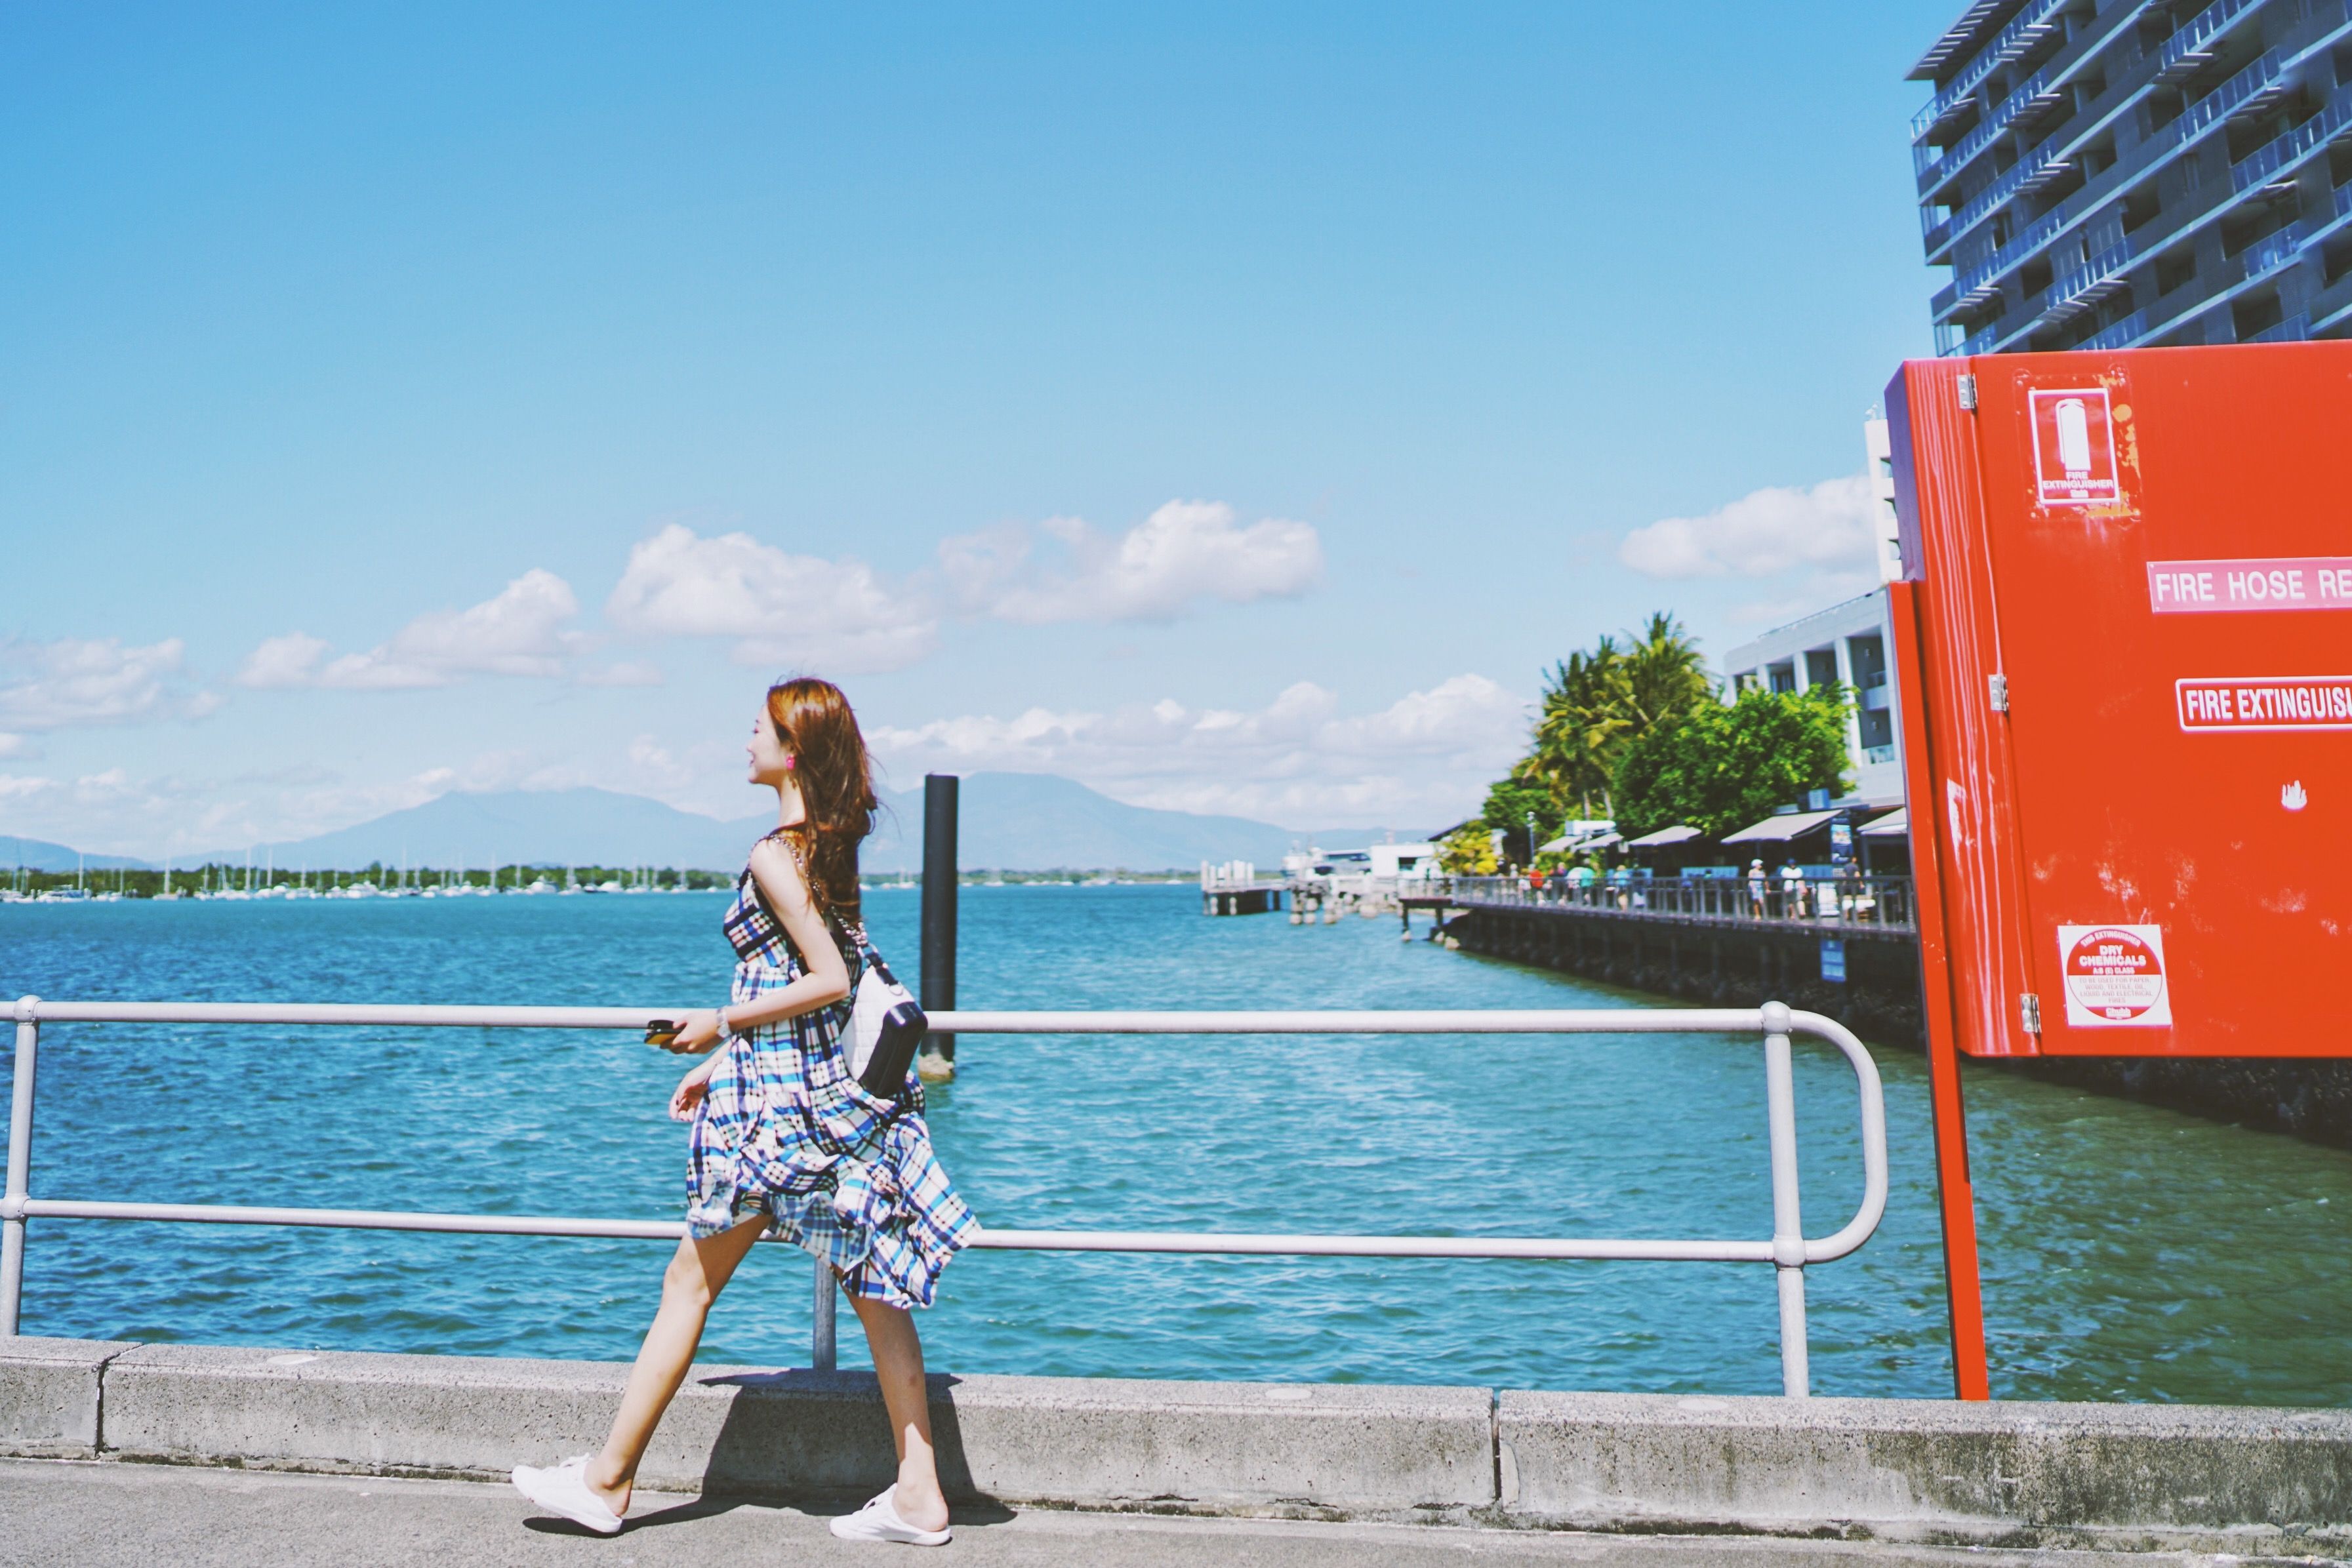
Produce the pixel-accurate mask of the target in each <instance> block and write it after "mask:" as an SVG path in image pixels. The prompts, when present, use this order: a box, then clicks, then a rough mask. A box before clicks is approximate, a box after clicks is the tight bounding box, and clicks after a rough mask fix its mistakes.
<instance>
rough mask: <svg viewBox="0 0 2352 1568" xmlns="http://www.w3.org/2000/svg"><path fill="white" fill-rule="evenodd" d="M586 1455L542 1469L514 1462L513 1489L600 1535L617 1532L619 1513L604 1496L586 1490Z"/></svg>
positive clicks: (550, 1510)
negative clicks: (609, 1506)
mask: <svg viewBox="0 0 2352 1568" xmlns="http://www.w3.org/2000/svg"><path fill="white" fill-rule="evenodd" d="M588 1458H589V1456H588V1455H586V1454H583V1455H581V1456H580V1457H579V1458H573V1459H566V1460H564V1461H563V1462H562V1464H560V1465H549V1466H547V1467H546V1468H544V1469H541V1467H539V1466H537V1465H517V1466H516V1467H515V1468H514V1484H515V1490H517V1491H519V1492H520V1493H522V1495H523V1496H525V1497H527V1498H529V1499H530V1500H531V1501H532V1502H534V1503H536V1504H537V1505H538V1506H539V1507H541V1508H542V1509H544V1510H546V1511H548V1512H549V1513H560V1514H562V1516H563V1517H564V1518H566V1519H568V1520H570V1521H572V1523H574V1524H584V1525H586V1526H587V1527H588V1528H589V1529H591V1530H593V1531H595V1532H596V1533H597V1534H599V1535H616V1534H618V1533H620V1529H621V1516H620V1515H619V1514H617V1513H614V1511H612V1510H611V1509H610V1508H608V1507H606V1506H605V1504H604V1499H603V1498H601V1497H598V1496H597V1495H596V1494H595V1493H594V1492H593V1491H590V1490H588Z"/></svg>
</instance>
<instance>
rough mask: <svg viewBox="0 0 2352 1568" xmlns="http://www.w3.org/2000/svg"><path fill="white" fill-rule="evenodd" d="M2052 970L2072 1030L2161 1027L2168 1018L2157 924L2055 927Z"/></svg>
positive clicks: (2169, 1011) (2169, 1004)
mask: <svg viewBox="0 0 2352 1568" xmlns="http://www.w3.org/2000/svg"><path fill="white" fill-rule="evenodd" d="M2058 972H2059V974H2060V975H2061V976H2062V977H2063V978H2064V980H2065V985H2066V1022H2067V1023H2068V1024H2069V1025H2070V1026H2072V1027H2074V1028H2075V1029H2161V1028H2165V1027H2168V1026H2169V1025H2170V1024H2171V1022H2172V998H2171V997H2170V996H2169V995H2168V994H2167V992H2166V989H2165V980H2164V927H2162V926H2161V925H2061V926H2060V927H2058Z"/></svg>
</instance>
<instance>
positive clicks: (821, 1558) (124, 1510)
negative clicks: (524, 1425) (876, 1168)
mask: <svg viewBox="0 0 2352 1568" xmlns="http://www.w3.org/2000/svg"><path fill="white" fill-rule="evenodd" d="M910 1553H911V1555H910ZM2153 1561H2161V1562H2162V1563H2165V1564H2167V1565H2168V1568H2169V1565H2174V1564H2180V1563H2185V1562H2190V1561H2197V1562H2207V1563H2221V1562H2242V1561H2244V1560H2242V1559H2218V1558H2206V1559H2189V1558H2185V1557H2184V1556H2183V1555H2182V1554H2180V1553H2166V1554H2164V1555H2163V1556H2162V1558H2161V1559H2150V1558H2146V1557H2131V1556H2124V1555H2110V1554H2106V1553H2092V1552H2000V1551H1969V1550H1961V1549H1951V1548H1937V1547H1895V1546H1874V1545H1858V1544H1853V1543H1847V1542H1801V1541H1780V1540H1759V1539H1742V1538H1737V1537H1723V1536H1712V1537H1692V1536H1605V1535H1576V1534H1538V1533H1535V1532H1531V1531H1505V1530H1470V1529H1462V1528H1454V1527H1441V1526H1415V1525H1363V1524H1305V1523H1291V1522H1286V1521H1262V1520H1224V1519H1169V1518H1156V1517H1150V1516H1140V1515H1131V1514H1101V1513H1070V1512H1062V1511H1054V1510H1029V1511H1019V1512H1015V1511H1011V1510H1006V1509H993V1510H988V1511H983V1512H980V1513H977V1514H974V1515H971V1516H963V1515H959V1517H958V1518H957V1521H956V1539H955V1542H954V1543H953V1544H952V1545H950V1546H949V1547H948V1548H946V1549H945V1550H944V1551H942V1552H919V1551H916V1550H915V1549H911V1548H902V1547H887V1546H854V1545H849V1544H846V1543H844V1542H837V1541H835V1540H834V1539H833V1538H832V1537H831V1536H830V1535H828V1534H827V1533H826V1532H825V1523H824V1516H823V1515H822V1514H813V1513H806V1512H803V1511H800V1510H797V1509H793V1508H781V1507H770V1506H764V1505H761V1504H756V1503H743V1502H736V1501H733V1500H719V1501H712V1502H708V1503H706V1502H703V1501H700V1500H697V1499H692V1498H680V1497H657V1496H654V1495H652V1494H650V1493H646V1494H640V1498H639V1503H638V1511H637V1517H636V1518H635V1520H634V1521H632V1522H631V1524H630V1527H629V1528H628V1529H627V1530H626V1531H623V1532H622V1533H621V1534H620V1535H618V1536H616V1537H611V1538H607V1537H603V1536H595V1535H591V1534H589V1533H588V1532H587V1531H582V1530H578V1529H576V1528H575V1527H574V1526H572V1525H571V1524H569V1523H566V1522H563V1521H555V1520H551V1519H546V1518H534V1517H533V1516H532V1512H531V1510H530V1506H529V1505H528V1504H527V1503H525V1502H524V1501H523V1500H522V1499H521V1498H520V1497H518V1496H517V1495H515V1493H514V1492H513V1491H512V1490H509V1488H507V1487H504V1486H491V1485H483V1484H480V1483H478V1482H468V1481H415V1480H382V1479H366V1478H357V1477H340V1476H306V1475H278V1474H271V1473H268V1472H264V1471H257V1470H209V1469H193V1468H185V1467H179V1466H166V1465H133V1464H120V1463H96V1464H90V1463H68V1462H64V1461H58V1460H37V1459H0V1564H5V1565H7V1568H18V1565H20V1564H22V1565H25V1568H31V1565H35V1564H38V1565H40V1568H101V1565H102V1568H123V1565H127V1564H138V1565H142V1568H144V1565H147V1564H159V1565H160V1564H170V1565H173V1568H179V1565H182V1564H185V1565H187V1568H209V1565H212V1564H220V1565H222V1568H276V1565H278V1564H311V1563H317V1564H322V1565H324V1564H332V1565H333V1568H372V1565H373V1564H378V1563H383V1564H391V1563H403V1564H419V1563H422V1564H429V1565H431V1568H471V1565H472V1564H477V1563H481V1564H508V1563H518V1564H532V1565H536V1564H563V1563H595V1564H598V1565H599V1568H656V1565H660V1564H671V1563H676V1564H681V1565H687V1564H690V1565H692V1568H713V1565H718V1568H754V1565H758V1568H766V1565H768V1564H772V1563H776V1564H793V1563H879V1564H901V1563H903V1564H910V1565H911V1563H915V1562H927V1563H928V1562H936V1563H941V1564H947V1563H962V1564H968V1565H971V1568H982V1565H994V1564H1000V1563H1021V1564H1029V1563H1036V1564H1065V1563H1066V1564H1087V1565H1092V1564H1098V1563H1121V1564H1127V1563H1133V1564H1138V1565H1141V1568H1161V1565H1166V1568H1234V1565H1243V1568H1261V1565H1262V1568H1293V1565H1305V1564H1309V1563H1316V1564H1319V1563H1349V1564H1356V1563H1371V1564H1382V1565H1389V1564H1393V1565H1395V1568H1521V1565H1522V1564H1525V1565H1527V1568H1536V1565H1538V1564H1558V1563H1599V1564H1625V1565H1626V1568H1734V1565H1740V1568H1746V1565H1750V1564H1754V1565H1759V1568H1814V1565H1816V1564H1818V1565H1822V1568H1866V1565H1869V1564H1877V1563H1903V1564H1921V1565H1923V1568H1924V1565H1927V1564H1933V1565H1936V1568H1958V1565H1959V1564H1962V1563H1967V1564H1970V1565H1972V1568H2009V1565H2013V1564H2015V1565H2021V1564H2026V1563H2042V1564H2049V1565H2052V1568H2059V1565H2070V1568H2071V1565H2077V1564H2079V1565H2083V1568H2089V1565H2091V1564H2100V1565H2103V1568H2105V1565H2109V1564H2116V1565H2120V1564H2123V1563H2137V1564H2141V1565H2147V1564H2149V1563H2151V1562H2153Z"/></svg>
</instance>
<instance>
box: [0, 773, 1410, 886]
mask: <svg viewBox="0 0 2352 1568" xmlns="http://www.w3.org/2000/svg"><path fill="white" fill-rule="evenodd" d="M883 804H884V808H885V809H884V810H883V812H882V817H881V821H880V822H879V824H878V825H877V830H876V831H875V835H874V837H873V838H871V839H869V840H867V841H866V850H865V853H864V854H863V856H862V857H861V860H862V862H863V864H864V866H865V868H866V870H867V871H869V872H886V873H888V872H898V871H919V870H920V869H921V867H922V837H923V791H922V789H920V788H919V787H918V788H916V789H908V790H902V791H897V792H890V791H885V794H884V801H883ZM959 808H960V809H959V811H958V821H957V834H956V838H957V850H958V853H957V857H956V858H957V860H958V861H959V862H961V868H962V869H964V870H967V871H986V870H1002V871H1044V870H1051V869H1053V868H1055V867H1070V868H1074V869H1075V868H1087V869H1097V868H1110V867H1125V868H1127V869H1129V870H1130V871H1160V870H1169V869H1175V868H1187V867H1192V866H1196V865H1198V864H1200V863H1201V862H1202V861H1204V860H1205V861H1229V860H1246V861H1253V862H1256V863H1257V864H1259V865H1262V866H1269V867H1271V866H1278V865H1280V864H1281V863H1282V857H1283V855H1284V854H1285V853H1286V852H1288V850H1289V849H1290V848H1291V846H1292V845H1293V844H1301V845H1304V844H1307V843H1314V844H1319V845H1321V846H1322V847H1323V848H1326V849H1336V848H1346V847H1349V846H1351V845H1360V844H1364V843H1367V842H1370V841H1375V840H1378V839H1381V838H1382V837H1384V836H1385V835H1386V832H1387V830H1385V829H1378V828H1369V829H1368V828H1346V829H1333V830H1330V831H1323V832H1293V831H1289V830H1287V829H1284V828H1277V827H1275V826H1273V825H1271V824H1270V823H1266V822H1259V821H1251V820H1250V819H1248V818H1246V817H1213V816H1202V815H1198V814H1195V813H1193V812H1190V811H1164V810H1152V809H1151V808H1149V807H1144V806H1129V805H1123V804H1121V803H1120V802H1118V801H1117V800H1112V799H1111V798H1110V797H1109V796H1108V795H1104V794H1101V793H1099V792H1098V791H1096V790H1093V789H1087V787H1086V786H1085V785H1083V784H1080V783H1077V782H1076V781H1075V780H1073V779H1062V778H1058V777H1055V776H1054V775H1052V774H1044V773H975V774H971V775H969V776H967V777H966V778H965V779H964V780H963V786H962V789H961V791H960V800H959ZM773 820H774V819H773V818H772V817H770V816H769V815H767V814H766V813H764V812H762V813H760V814H758V815H753V816H746V817H742V818H739V819H736V820H734V821H718V820H716V819H714V818H710V817H703V816H698V815H696V814H695V813H693V812H691V811H681V810H677V809H676V808H675V807H671V806H666V805H664V804H663V803H662V802H660V801H658V800H647V799H646V798H645V797H643V796H640V795H623V794H618V793H615V792H614V791H612V790H609V789H550V790H530V791H522V790H509V791H504V792H498V793H481V794H473V793H457V794H449V795H444V796H441V797H440V798H439V799H437V800H428V801H427V802H425V804H424V805H422V806H415V807H412V808H410V809H409V810H404V811H394V812H392V813H390V814H389V815H387V816H383V817H378V818H376V819H375V820H374V821H369V822H362V823H360V824H359V825H358V826H356V827H351V828H342V829H339V830H338V831H334V832H331V833H321V834H319V835H318V836H316V837H314V838H309V839H300V840H296V841H291V842H285V843H273V844H266V845H256V846H254V849H253V858H254V862H255V863H256V864H260V863H262V862H264V861H265V860H268V861H271V862H275V863H276V864H277V865H278V867H279V868H281V869H285V868H299V867H310V868H313V869H325V868H330V867H332V868H340V869H351V868H355V867H359V866H364V865H367V864H369V863H370V862H381V863H383V864H385V865H395V866H396V865H399V864H401V863H402V862H404V861H405V862H406V863H408V864H410V865H413V866H456V865H466V866H487V865H490V864H492V863H497V864H502V865H515V864H523V865H654V866H680V867H695V868H699V869H705V870H723V869H727V868H730V867H733V866H737V865H740V864H741V863H742V861H743V857H744V855H745V854H746V853H747V852H749V851H750V849H751V844H752V842H753V841H756V840H757V839H758V838H759V836H760V835H761V833H762V832H764V831H767V829H768V828H769V826H770V825H771V824H772V821H773ZM1397 836H1398V837H1399V838H1412V837H1414V836H1415V835H1413V834H1409V833H1399V834H1398V835H1397ZM23 842H24V844H25V846H26V858H25V862H24V863H25V864H26V865H27V866H36V865H37V866H39V867H40V868H41V869H43V870H52V871H54V870H58V869H63V870H67V871H71V870H72V869H73V865H74V852H73V851H72V850H70V849H68V848H66V847H65V846H63V845H60V844H50V843H42V842H38V841H35V840H30V839H27V840H25V841H23ZM6 843H7V841H6V840H5V839H0V853H5V846H6ZM36 851H37V852H39V855H40V856H41V857H43V858H39V859H37V858H36V855H35V852H36ZM245 856H246V850H245V847H244V846H243V845H239V846H238V847H237V848H236V849H235V850H219V851H214V852H211V853H209V854H207V855H177V856H174V857H173V862H174V863H175V864H180V865H194V864H201V863H203V862H205V861H207V860H210V861H214V862H229V863H241V862H243V861H244V859H245ZM58 857H62V859H61V860H60V859H59V858H58ZM142 863H144V862H139V861H133V860H125V859H121V858H120V857H105V858H100V857H98V856H92V857H90V860H89V864H91V865H93V866H96V865H101V864H103V865H132V866H136V865H140V864H142Z"/></svg>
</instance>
